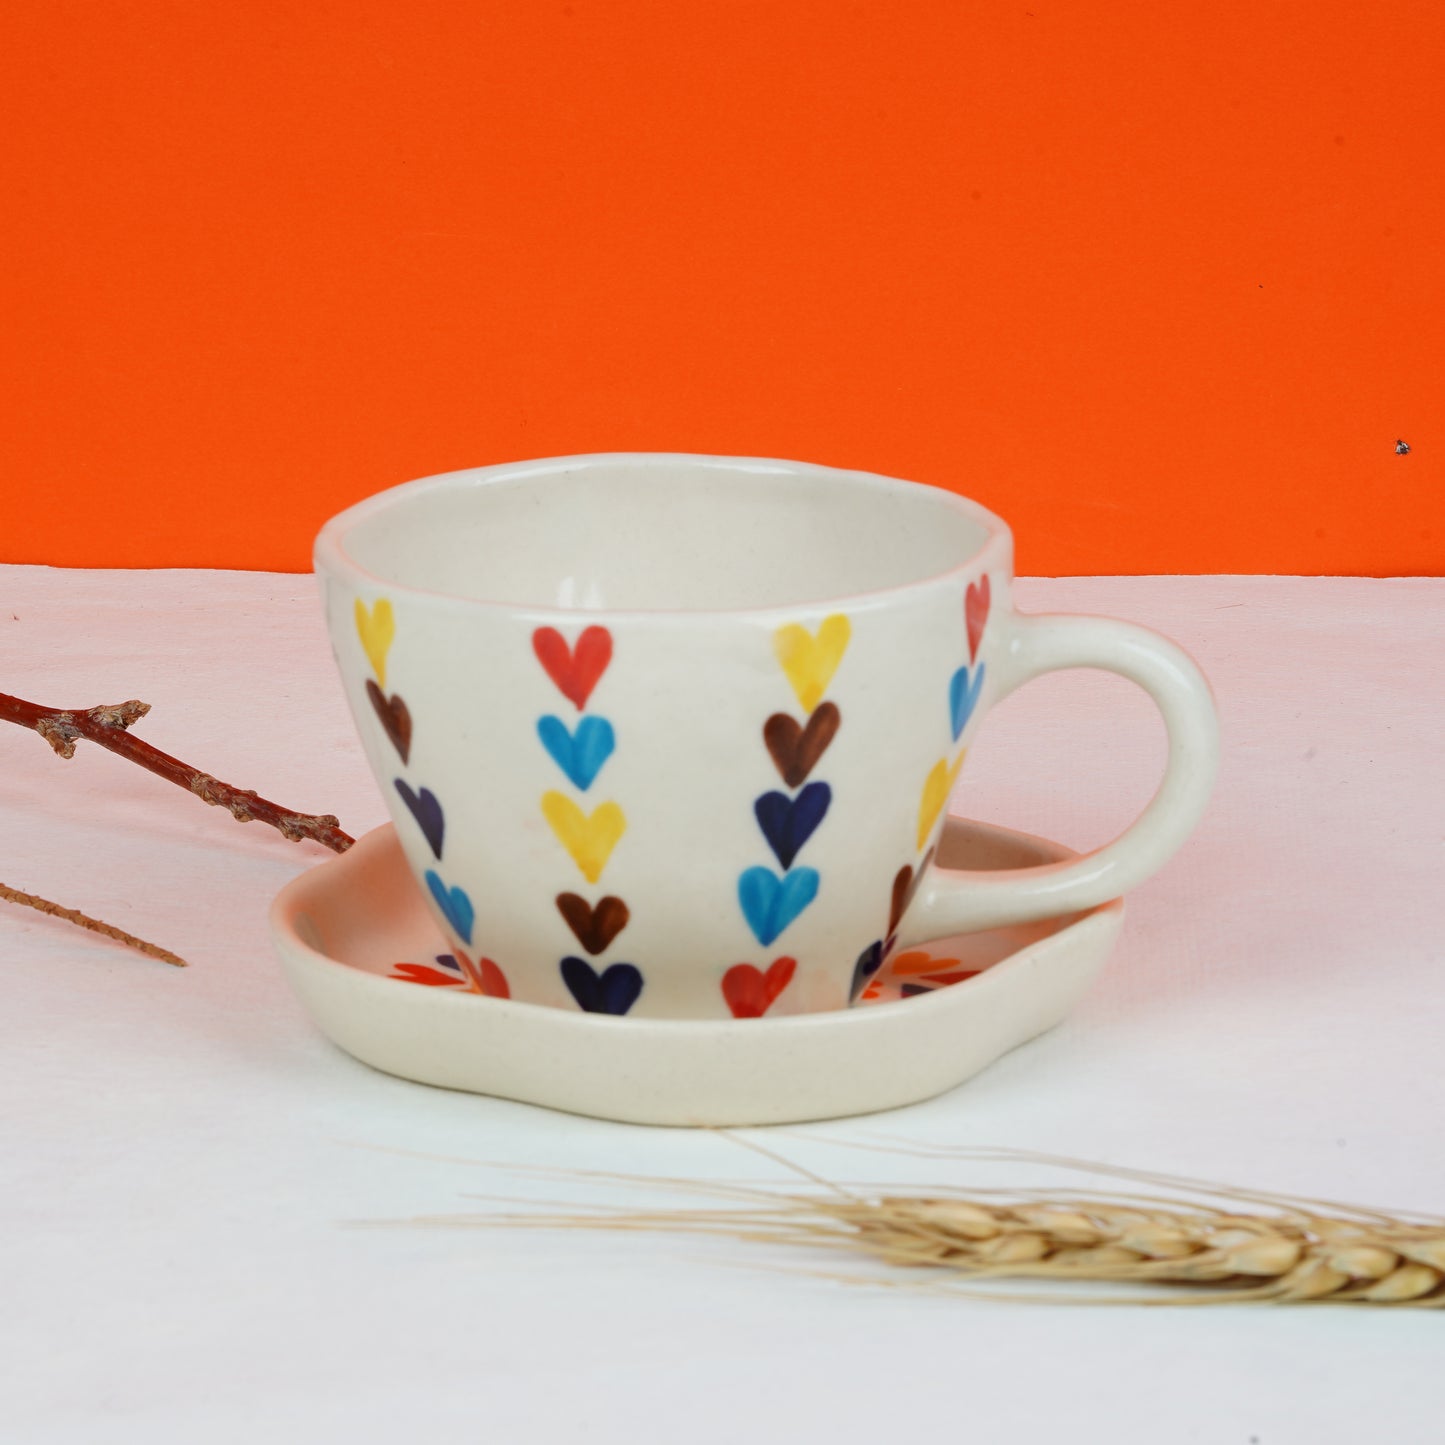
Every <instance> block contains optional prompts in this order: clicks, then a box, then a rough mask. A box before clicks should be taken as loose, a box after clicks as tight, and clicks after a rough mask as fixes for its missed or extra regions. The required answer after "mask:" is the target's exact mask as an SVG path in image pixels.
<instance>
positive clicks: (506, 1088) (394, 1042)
mask: <svg viewBox="0 0 1445 1445" xmlns="http://www.w3.org/2000/svg"><path fill="white" fill-rule="evenodd" d="M1071 856H1072V855H1071V853H1070V851H1069V850H1068V849H1067V848H1065V847H1063V846H1062V845H1060V844H1057V843H1050V842H1046V841H1045V840H1043V839H1041V838H1032V837H1029V836H1027V835H1025V834H1022V833H1014V832H1010V831H1009V830H1007V829H1005V828H995V827H991V826H989V825H987V824H983V823H969V822H964V821H962V820H960V819H950V820H949V822H948V824H947V826H946V828H945V830H944V834H943V837H942V839H941V841H940V844H939V851H938V859H939V862H940V863H941V864H943V865H944V866H946V867H951V868H983V869H990V868H1019V867H1027V866H1029V865H1031V864H1034V863H1044V862H1053V861H1054V860H1056V859H1060V858H1067V857H1071ZM1123 921H1124V904H1123V900H1122V899H1116V900H1115V901H1114V902H1113V903H1107V904H1105V905H1104V906H1103V907H1101V908H1096V909H1094V910H1093V911H1092V912H1089V913H1084V914H1074V915H1072V916H1071V917H1069V918H1063V919H1051V920H1049V921H1047V922H1043V923H1032V924H1026V925H1022V926H1018V927H1012V928H1000V929H993V930H991V931H989V932H987V933H975V934H969V935H966V936H960V937H956V938H949V939H940V940H938V941H936V942H933V943H930V944H927V945H925V946H923V947H922V948H916V949H911V950H909V951H908V952H906V953H901V954H899V955H897V956H895V957H894V958H893V959H892V960H890V962H889V964H887V965H885V967H884V969H883V971H882V972H881V973H880V975H879V978H878V980H877V981H876V983H875V985H874V987H872V988H870V989H869V991H868V993H866V994H865V995H864V997H863V999H862V1000H861V1001H860V1003H859V1005H858V1006H857V1007H855V1008H853V1009H851V1010H845V1011H842V1012H837V1013H822V1014H803V1015H797V1016H793V1017H789V1018H759V1019H727V1020H722V1021H717V1022H713V1021H710V1020H678V1021H669V1020H666V1019H628V1018H613V1017H610V1016H607V1015H603V1014H590V1013H582V1012H577V1013H572V1012H569V1011H566V1010H563V1009H552V1008H543V1007H540V1006H538V1005H536V1004H528V1003H517V1002H514V1001H512V1000H510V999H499V998H488V997H486V996H485V995H483V994H482V993H480V991H473V989H472V987H470V986H469V985H468V982H467V980H466V978H465V976H464V975H463V974H462V973H461V972H460V971H458V970H456V967H455V964H454V963H449V962H448V961H447V957H448V954H449V946H448V945H447V944H446V943H445V942H444V941H443V938H442V935H441V933H440V932H439V931H438V929H437V927H436V925H435V924H434V923H433V922H432V919H431V915H430V914H429V913H428V911H427V907H426V904H425V903H424V901H423V899H422V897H421V893H420V891H419V890H418V888H417V886H416V884H415V883H414V881H413V880H412V878H411V875H410V874H409V873H408V872H407V869H406V865H405V863H404V861H403V859H402V853H401V849H400V847H399V846H398V845H397V842H396V835H395V832H394V830H393V828H392V826H391V825H390V824H387V825H385V826H384V827H381V828H378V829H376V830H375V831H374V832H372V833H369V834H367V836H366V837H365V838H363V839H361V840H360V841H359V842H358V843H357V844H356V846H355V847H353V848H352V849H350V850H349V851H348V852H346V853H342V854H340V855H339V856H338V857H336V858H334V859H331V860H330V861H328V862H325V863H322V864H320V865H319V866H318V867H316V868H313V869H311V870H310V871H309V872H306V873H303V874H302V875H301V876H300V877H298V878H295V879H293V880H292V882H290V883H289V884H287V886H286V887H285V888H283V889H282V890H281V892H280V894H279V895H278V896H277V898H276V901H275V903H274V904H273V905H272V908H271V931H272V933H273V935H274V937H275V940H276V947H277V949H278V951H279V952H280V955H281V962H282V964H283V965H284V967H285V970H286V974H287V976H288V977H289V979H290V981H291V984H292V986H293V987H294V988H295V990H296V992H297V993H298V994H299V995H300V997H301V1001H302V1003H303V1004H305V1006H306V1008H307V1009H308V1010H309V1011H310V1013H311V1016H312V1018H313V1019H314V1020H315V1021H316V1023H317V1025H318V1026H319V1027H320V1029H321V1031H322V1032H323V1033H324V1034H325V1035H326V1036H327V1037H328V1038H329V1039H331V1041H332V1042H333V1043H335V1044H338V1045H340V1047H341V1048H343V1049H345V1050H346V1051H347V1052H348V1053H350V1054H354V1055H355V1056H356V1057H357V1058H358V1059H360V1060H362V1061H363V1062H364V1063H367V1064H370V1065H372V1067H373V1068H377V1069H382V1070H385V1071H386V1072H387V1073H390V1074H399V1075H400V1076H401V1077H402V1078H406V1079H414V1080H416V1081H418V1082H419V1083H424V1084H439V1085H441V1086H443V1087H445V1088H450V1089H469V1090H471V1091H473V1092H474V1093H479V1094H494V1095H497V1096H499V1097H501V1098H505V1099H517V1100H520V1101H522V1102H524V1103H529V1104H544V1105H547V1106H548V1107H550V1108H553V1109H565V1110H567V1111H569V1112H571V1113H575V1114H590V1115H593V1116H595V1117H596V1118H600V1119H616V1120H621V1121H625V1122H628V1123H634V1124H690V1125H745V1124H783V1123H795V1122H799V1121H802V1120H806V1119H827V1118H837V1117H839V1116H842V1115H846V1114H866V1113H872V1112H874V1111H876V1110H879V1109H891V1108H896V1107H898V1106H899V1105H902V1104H912V1103H916V1102H917V1101H918V1100H920V1099H927V1098H931V1097H932V1096H933V1095H935V1094H941V1093H942V1092H943V1091H944V1090H946V1089H951V1088H952V1087H954V1085H956V1084H961V1083H962V1082H963V1081H964V1080H965V1079H968V1078H971V1077H972V1076H973V1075H974V1074H976V1073H978V1072H979V1070H980V1069H983V1068H985V1067H986V1066H987V1065H989V1064H991V1063H992V1062H993V1061H994V1060H995V1059H996V1058H998V1057H999V1056H1000V1055H1001V1054H1004V1053H1006V1052H1007V1051H1008V1050H1009V1049H1012V1048H1015V1047H1016V1046H1017V1045H1019V1044H1021V1043H1024V1042H1026V1041H1027V1040H1028V1039H1031V1038H1034V1037H1035V1036H1036V1035H1038V1034H1041V1033H1043V1032H1044V1031H1045V1030H1046V1029H1050V1028H1052V1027H1053V1026H1054V1025H1055V1024H1057V1023H1059V1022H1060V1021H1061V1020H1062V1019H1063V1018H1064V1016H1065V1015H1066V1014H1067V1013H1068V1012H1069V1010H1070V1009H1071V1008H1072V1007H1073V1006H1074V1004H1075V1002H1076V1001H1077V1000H1078V998H1079V996H1080V995H1081V994H1082V993H1083V992H1084V990H1085V988H1086V987H1087V986H1088V984H1089V982H1090V980H1091V979H1092V978H1093V977H1094V975H1095V974H1096V973H1097V972H1098V971H1099V969H1100V968H1101V967H1102V965H1103V963H1104V960H1105V959H1106V958H1107V957H1108V955H1109V951H1110V949H1111V948H1112V947H1113V944H1114V940H1115V939H1116V938H1117V937H1118V934H1119V929H1120V927H1121V926H1122V924H1123ZM402 966H404V967H402ZM915 970H916V971H915ZM407 974H410V975H411V978H408V977H407V976H406V975H407ZM453 974H455V981H454V982H452V976H453ZM960 974H967V975H969V976H968V977H964V978H962V979H961V980H958V981H952V982H950V981H949V980H952V979H957V977H958V975H960ZM413 979H418V980H419V979H426V980H428V981H429V982H428V983H427V984H426V985H424V984H423V983H421V982H418V981H412V980H413Z"/></svg>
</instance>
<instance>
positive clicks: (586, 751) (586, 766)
mask: <svg viewBox="0 0 1445 1445" xmlns="http://www.w3.org/2000/svg"><path fill="white" fill-rule="evenodd" d="M537 736H538V737H539V738H541V739H542V746H543V747H544V748H546V749H547V751H548V752H549V753H550V754H551V755H552V761H553V762H554V763H556V764H557V766H558V767H559V768H561V769H562V771H563V772H564V773H566V774H567V776H568V778H570V779H571V781H572V783H573V784H574V786H576V787H577V788H580V789H581V790H582V792H584V793H585V792H586V791H587V789H588V788H590V787H591V786H592V782H593V780H594V779H595V778H596V776H597V774H598V773H599V772H601V771H602V764H603V763H605V762H606V761H607V759H608V758H610V757H611V756H612V750H613V748H614V747H616V745H617V739H616V736H615V734H614V733H613V731H612V724H611V723H610V722H608V721H607V719H606V718H605V717H584V718H582V719H581V720H580V721H579V722H578V724H577V731H576V732H575V733H569V732H568V731H567V724H566V723H564V722H563V721H562V719H561V718H559V717H552V716H550V715H549V716H547V717H541V718H538V719H537Z"/></svg>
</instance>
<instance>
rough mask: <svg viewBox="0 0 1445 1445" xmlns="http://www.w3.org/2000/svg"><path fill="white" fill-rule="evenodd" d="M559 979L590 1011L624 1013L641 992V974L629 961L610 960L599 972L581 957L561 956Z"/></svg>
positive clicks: (587, 1010) (580, 1005)
mask: <svg viewBox="0 0 1445 1445" xmlns="http://www.w3.org/2000/svg"><path fill="white" fill-rule="evenodd" d="M562 981H563V982H564V983H565V984H566V985H567V990H568V992H569V993H570V994H571V995H572V997H573V998H574V999H576V1000H577V1006H578V1007H579V1008H581V1009H583V1010H585V1011H586V1012H587V1013H590V1014H619V1015H620V1014H625V1013H626V1012H627V1011H628V1009H630V1008H631V1007H632V1005H633V1004H635V1003H636V1002H637V1000H638V997H639V996H640V995H641V993H642V974H641V973H640V972H639V971H638V970H637V968H635V967H634V966H633V965H632V964H630V963H614V964H613V965H612V966H611V967H610V968H605V969H603V971H602V972H601V973H598V972H597V970H596V969H594V968H593V967H592V965H591V964H590V963H588V962H587V960H586V959H585V958H576V957H570V956H569V957H567V958H564V959H563V960H562Z"/></svg>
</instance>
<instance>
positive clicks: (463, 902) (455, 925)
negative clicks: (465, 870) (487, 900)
mask: <svg viewBox="0 0 1445 1445" xmlns="http://www.w3.org/2000/svg"><path fill="white" fill-rule="evenodd" d="M426 886H427V887H428V888H429V889H430V890H431V896H432V897H433V898H434V899H435V900H436V906H437V907H438V908H440V909H441V911H442V917H443V918H445V919H446V921H447V923H448V924H449V925H450V927H451V930H452V932H453V933H455V934H456V935H457V937H459V938H460V939H461V940H462V942H463V943H470V942H471V941H472V928H473V926H474V925H475V924H476V921H477V915H476V910H475V909H473V907H472V900H471V899H470V898H468V897H467V892H466V889H464V888H448V887H447V885H446V884H445V883H444V882H442V878H441V875H440V874H439V873H438V872H437V871H436V870H435V869H434V868H428V869H427V870H426Z"/></svg>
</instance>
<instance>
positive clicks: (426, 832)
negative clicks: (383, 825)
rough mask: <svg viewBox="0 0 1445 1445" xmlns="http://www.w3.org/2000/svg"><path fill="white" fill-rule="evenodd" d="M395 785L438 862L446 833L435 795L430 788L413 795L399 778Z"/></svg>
mask: <svg viewBox="0 0 1445 1445" xmlns="http://www.w3.org/2000/svg"><path fill="white" fill-rule="evenodd" d="M395 783H396V790H397V792H398V793H400V794H401V800H402V802H404V803H405V804H406V805H407V807H408V808H410V809H411V815H412V817H413V818H415V819H416V825H417V827H418V828H420V829H421V833H422V837H423V838H425V839H426V841H427V843H428V845H429V846H430V848H431V850H432V853H433V855H434V856H435V857H436V858H437V859H438V860H440V859H441V856H442V838H443V836H444V834H445V832H446V819H445V818H444V817H443V816H442V805H441V804H440V803H439V802H437V800H436V794H435V793H433V792H432V790H431V789H430V788H423V789H422V790H421V792H420V793H414V792H412V790H411V789H410V788H409V787H408V786H407V784H406V782H405V781H404V780H403V779H401V778H397V779H396V780H395Z"/></svg>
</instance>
